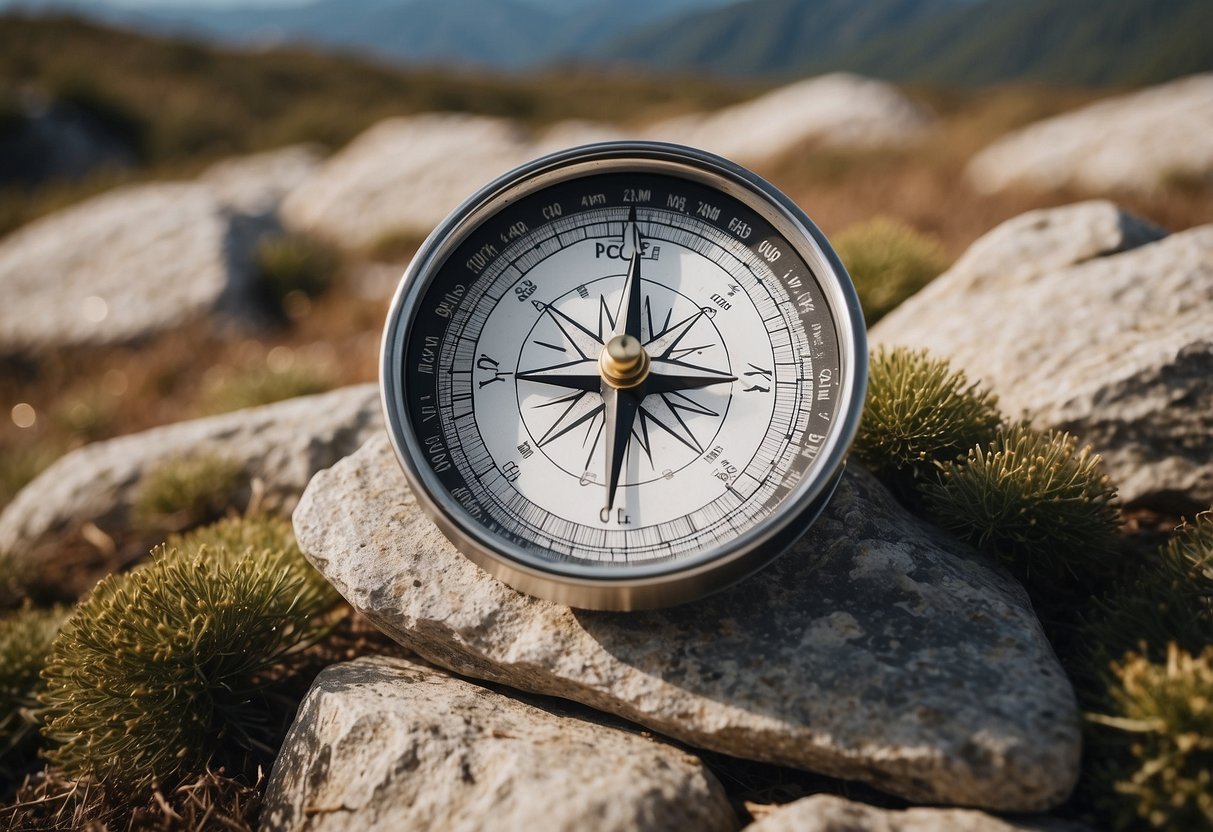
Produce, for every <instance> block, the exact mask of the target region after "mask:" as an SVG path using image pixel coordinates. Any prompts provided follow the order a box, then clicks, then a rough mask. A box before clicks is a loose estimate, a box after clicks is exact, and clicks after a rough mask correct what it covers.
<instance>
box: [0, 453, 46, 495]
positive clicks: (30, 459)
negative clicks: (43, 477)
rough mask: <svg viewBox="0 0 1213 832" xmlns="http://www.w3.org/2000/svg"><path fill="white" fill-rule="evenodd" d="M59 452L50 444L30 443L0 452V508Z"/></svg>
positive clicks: (43, 469)
mask: <svg viewBox="0 0 1213 832" xmlns="http://www.w3.org/2000/svg"><path fill="white" fill-rule="evenodd" d="M58 456H59V454H58V452H57V451H56V450H54V449H53V448H52V447H50V446H49V445H45V444H36V443H35V444H30V445H25V446H21V447H16V448H6V449H5V450H4V451H3V452H0V508H4V506H6V505H8V504H9V503H11V502H12V501H13V498H15V497H16V496H17V493H18V492H19V491H21V489H22V488H25V486H27V485H29V484H30V482H32V481H33V479H34V477H36V476H38V475H39V474H41V473H42V472H43V471H45V470H46V469H47V468H48V467H50V464H51V463H52V462H54V461H55V459H56V458H58Z"/></svg>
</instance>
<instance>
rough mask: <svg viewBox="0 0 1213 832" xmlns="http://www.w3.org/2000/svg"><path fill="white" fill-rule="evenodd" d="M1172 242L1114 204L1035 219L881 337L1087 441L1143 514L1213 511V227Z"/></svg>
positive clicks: (970, 259)
mask: <svg viewBox="0 0 1213 832" xmlns="http://www.w3.org/2000/svg"><path fill="white" fill-rule="evenodd" d="M1161 234H1162V232H1161V231H1159V230H1157V229H1153V228H1152V227H1151V226H1149V225H1148V224H1146V223H1142V222H1141V221H1140V220H1137V219H1135V218H1133V217H1131V216H1129V215H1127V214H1124V213H1122V212H1119V211H1117V210H1116V209H1115V207H1114V206H1112V205H1111V204H1110V203H1106V202H1102V203H1101V202H1094V203H1082V204H1079V205H1075V206H1068V207H1065V208H1057V209H1050V210H1045V211H1036V212H1032V213H1031V214H1025V215H1024V216H1022V217H1018V218H1015V219H1013V220H1010V221H1008V222H1007V223H1005V224H1004V225H1003V226H1000V227H999V228H996V229H994V230H993V231H991V232H990V233H989V234H987V235H986V236H985V237H983V238H981V239H980V240H978V241H977V242H975V243H974V244H973V246H972V248H971V249H970V251H969V252H968V253H966V254H965V256H964V257H962V258H961V259H960V260H959V261H957V264H956V266H955V267H953V269H951V270H950V271H948V272H947V273H945V274H943V275H941V276H940V277H939V278H938V279H936V280H935V282H934V283H932V284H931V285H930V286H928V287H927V288H926V289H924V290H923V291H922V292H920V293H918V294H917V295H915V296H914V297H912V298H910V299H909V300H908V301H906V302H905V303H904V304H902V305H901V306H900V307H899V308H898V309H896V310H894V311H893V312H892V313H890V314H889V315H887V316H886V317H885V318H883V319H882V320H881V321H880V322H879V323H878V324H877V325H876V326H875V327H873V329H872V331H871V334H870V335H871V340H872V342H873V343H874V344H884V345H890V346H891V345H904V346H908V347H913V348H918V349H921V348H925V349H927V350H930V351H931V352H932V353H934V354H936V355H938V356H940V357H944V358H948V359H950V360H951V361H952V362H953V364H954V365H956V366H958V367H961V368H963V369H964V370H965V372H966V373H967V374H968V376H969V378H971V379H974V380H978V381H980V382H982V383H983V384H985V385H987V386H988V387H989V388H991V389H992V390H994V391H995V392H996V393H997V394H998V396H999V400H1000V404H1001V406H1002V408H1003V410H1004V411H1005V412H1006V413H1007V414H1008V415H1011V416H1013V417H1019V416H1020V415H1027V416H1028V417H1029V418H1030V419H1031V420H1032V421H1033V422H1035V423H1036V424H1038V425H1039V426H1041V427H1055V428H1061V429H1064V430H1068V431H1070V432H1071V433H1074V434H1076V435H1077V436H1078V437H1080V438H1081V439H1082V440H1083V441H1084V442H1088V443H1090V444H1091V445H1093V446H1094V448H1095V450H1096V451H1098V452H1099V453H1100V454H1102V455H1103V458H1104V462H1105V464H1106V466H1107V469H1108V472H1109V474H1111V476H1112V478H1113V480H1115V481H1116V483H1117V485H1118V486H1119V488H1120V494H1121V499H1122V500H1123V501H1124V502H1125V503H1126V504H1128V505H1130V506H1146V507H1150V508H1155V509H1158V510H1161V511H1167V512H1175V513H1186V512H1191V511H1193V510H1200V509H1204V508H1208V506H1209V504H1210V503H1213V225H1209V226H1204V227H1202V228H1197V229H1193V230H1190V231H1185V232H1183V233H1179V234H1174V235H1172V236H1170V237H1166V238H1165V239H1161V240H1159V239H1157V238H1158V237H1159V236H1160V235H1161ZM1151 240H1155V242H1150V241H1151ZM1054 241H1056V242H1054Z"/></svg>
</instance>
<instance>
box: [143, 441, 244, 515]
mask: <svg viewBox="0 0 1213 832" xmlns="http://www.w3.org/2000/svg"><path fill="white" fill-rule="evenodd" d="M246 484H247V483H246V477H245V475H244V468H243V466H242V465H241V464H240V463H239V462H236V461H234V460H230V459H224V458H222V457H218V456H211V455H206V456H204V455H198V456H185V457H179V458H177V459H172V460H169V461H167V462H164V463H162V464H161V465H159V466H157V467H156V468H153V469H151V470H150V471H148V472H147V473H146V474H144V475H143V478H142V479H141V480H140V482H139V486H138V492H137V493H136V495H135V502H134V507H133V513H134V521H135V525H136V526H137V527H138V528H139V529H141V530H142V531H144V532H145V533H149V534H150V533H169V532H179V531H184V530H185V529H188V528H192V527H194V526H199V525H202V524H203V523H209V522H212V521H214V520H217V519H219V518H220V517H222V516H223V515H224V514H226V513H227V511H228V510H229V509H233V508H236V503H237V500H238V499H239V497H240V494H241V492H242V491H243V490H244V488H245V487H246Z"/></svg>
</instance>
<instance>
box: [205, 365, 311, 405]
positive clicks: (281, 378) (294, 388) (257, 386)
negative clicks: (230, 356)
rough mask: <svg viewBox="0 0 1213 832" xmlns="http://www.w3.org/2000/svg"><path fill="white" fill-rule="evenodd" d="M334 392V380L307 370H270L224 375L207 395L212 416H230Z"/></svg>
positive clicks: (291, 368)
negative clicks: (275, 403)
mask: <svg viewBox="0 0 1213 832" xmlns="http://www.w3.org/2000/svg"><path fill="white" fill-rule="evenodd" d="M332 389H333V381H332V379H331V378H330V377H329V376H327V375H324V374H322V373H319V372H317V371H315V370H310V369H308V368H306V367H289V368H287V369H284V370H271V369H269V368H266V367H257V368H253V369H247V370H240V371H236V372H233V373H231V374H227V373H225V374H223V375H222V376H220V377H219V378H218V379H217V380H216V382H215V383H214V384H212V385H208V387H207V389H206V391H205V392H204V395H203V409H204V410H206V412H208V413H228V412H230V411H233V410H243V409H245V408H246V407H260V406H262V405H266V404H273V403H274V402H280V401H285V400H286V399H293V398H296V397H297V396H314V395H316V394H318V393H327V392H328V391H329V390H332Z"/></svg>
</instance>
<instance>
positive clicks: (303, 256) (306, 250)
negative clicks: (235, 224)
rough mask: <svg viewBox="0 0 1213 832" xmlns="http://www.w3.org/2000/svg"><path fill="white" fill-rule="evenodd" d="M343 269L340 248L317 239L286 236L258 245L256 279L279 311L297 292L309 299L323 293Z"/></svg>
mask: <svg viewBox="0 0 1213 832" xmlns="http://www.w3.org/2000/svg"><path fill="white" fill-rule="evenodd" d="M340 267H341V256H340V254H339V253H338V251H337V249H335V248H333V247H332V246H330V245H328V244H327V243H324V242H322V241H320V240H318V239H315V238H314V237H305V236H302V235H299V234H284V235H278V236H273V237H267V238H265V239H264V240H262V241H261V242H260V243H259V244H258V245H257V252H256V268H257V277H258V280H259V281H260V283H261V287H262V290H263V291H264V293H265V295H266V297H267V299H268V300H269V301H270V302H272V303H273V304H274V305H275V306H276V307H277V308H282V307H283V305H284V304H286V302H287V298H288V297H289V296H290V295H292V294H293V293H295V292H298V293H300V294H302V295H303V296H305V297H309V298H312V297H316V296H318V295H322V294H324V292H325V291H327V290H328V288H329V287H330V286H331V285H332V282H333V278H334V277H335V276H336V274H337V270H338V269H339V268H340Z"/></svg>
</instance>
